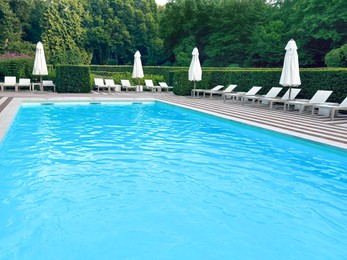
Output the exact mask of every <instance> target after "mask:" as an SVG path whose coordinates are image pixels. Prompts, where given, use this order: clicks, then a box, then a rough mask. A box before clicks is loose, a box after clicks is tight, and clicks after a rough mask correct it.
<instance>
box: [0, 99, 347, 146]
mask: <svg viewBox="0 0 347 260" xmlns="http://www.w3.org/2000/svg"><path fill="white" fill-rule="evenodd" d="M131 101H138V102H139V101H159V102H162V103H167V104H170V105H174V106H177V107H182V108H186V109H190V110H195V111H198V112H202V113H205V114H209V115H213V116H217V117H219V118H224V119H227V120H232V121H235V122H239V123H243V124H246V125H251V126H254V127H258V128H262V129H266V130H270V131H274V132H277V133H282V134H286V135H290V136H294V137H298V138H301V139H304V140H308V141H312V142H315V143H319V144H323V145H328V146H332V147H334V148H338V149H342V150H344V151H347V145H346V144H343V143H339V142H334V141H330V140H328V139H324V138H319V137H313V136H310V135H306V134H302V133H298V132H295V131H290V130H284V129H281V128H277V127H273V126H268V125H266V124H260V123H255V122H252V121H248V120H244V119H240V118H236V117H233V116H228V115H223V114H219V113H215V112H211V111H207V110H204V109H199V108H195V107H192V106H189V105H182V104H177V103H175V102H170V101H166V100H161V99H160V98H153V97H141V98H135V97H129V98H114V97H112V98H111V97H37V98H14V99H13V100H12V101H11V102H10V103H9V104H8V105H7V107H6V108H5V109H4V110H3V111H2V113H0V122H1V124H0V143H1V142H2V141H3V139H4V137H5V136H6V133H7V131H8V129H9V128H10V126H11V124H12V122H13V120H14V118H15V116H16V114H17V112H18V110H19V108H20V106H21V104H22V103H23V102H28V103H31V102H32V103H34V102H42V103H44V102H67V103H68V102H131Z"/></svg>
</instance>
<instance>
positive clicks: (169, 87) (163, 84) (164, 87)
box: [159, 82, 173, 91]
mask: <svg viewBox="0 0 347 260" xmlns="http://www.w3.org/2000/svg"><path fill="white" fill-rule="evenodd" d="M159 86H160V87H161V88H162V90H166V91H169V90H172V89H173V87H171V86H168V85H167V84H166V82H159Z"/></svg>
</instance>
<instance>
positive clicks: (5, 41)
mask: <svg viewBox="0 0 347 260" xmlns="http://www.w3.org/2000/svg"><path fill="white" fill-rule="evenodd" d="M10 2H11V1H10V0H1V1H0V52H5V51H9V49H10V48H11V46H12V45H13V44H14V43H17V42H19V41H20V40H21V34H22V25H21V23H20V20H19V18H18V17H17V16H16V14H15V13H14V12H13V10H12V9H11V6H10Z"/></svg>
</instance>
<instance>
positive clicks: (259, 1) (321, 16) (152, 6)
mask: <svg viewBox="0 0 347 260" xmlns="http://www.w3.org/2000/svg"><path fill="white" fill-rule="evenodd" d="M346 28H347V2H346V0H327V1H320V0H277V1H276V0H273V1H268V0H171V1H169V3H167V4H166V6H164V7H158V6H157V5H156V3H155V0H1V1H0V54H1V53H5V52H21V53H25V54H32V55H33V54H34V50H35V45H36V43H37V42H38V41H39V40H41V41H42V42H43V44H44V46H45V50H46V53H47V57H48V62H49V63H51V64H58V63H81V64H89V63H93V64H119V65H122V64H131V63H132V62H133V55H134V53H135V51H136V50H139V51H140V52H141V55H142V60H143V63H144V64H145V65H161V64H167V65H177V66H188V65H189V62H190V59H191V52H192V50H193V48H194V47H198V48H199V53H200V59H201V63H202V64H203V66H223V67H225V66H239V67H279V66H281V65H282V62H283V56H284V47H285V45H286V43H287V42H288V40H290V39H291V38H294V39H295V40H296V42H297V45H298V47H299V50H298V51H299V59H300V65H301V66H305V67H322V66H325V62H326V64H328V65H329V64H334V66H336V64H345V61H344V60H345V57H346V55H345V47H343V46H345V45H346V44H347V31H346ZM327 54H328V56H327ZM329 66H330V65H329Z"/></svg>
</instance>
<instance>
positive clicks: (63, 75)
mask: <svg viewBox="0 0 347 260" xmlns="http://www.w3.org/2000/svg"><path fill="white" fill-rule="evenodd" d="M90 79H91V76H90V68H89V66H82V65H57V66H56V82H55V84H56V89H57V92H58V93H89V92H90V91H91V82H90Z"/></svg>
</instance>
